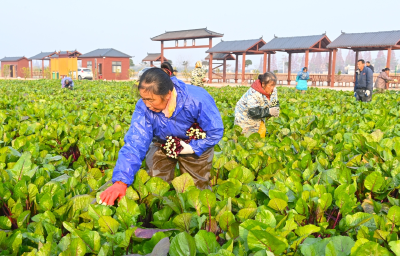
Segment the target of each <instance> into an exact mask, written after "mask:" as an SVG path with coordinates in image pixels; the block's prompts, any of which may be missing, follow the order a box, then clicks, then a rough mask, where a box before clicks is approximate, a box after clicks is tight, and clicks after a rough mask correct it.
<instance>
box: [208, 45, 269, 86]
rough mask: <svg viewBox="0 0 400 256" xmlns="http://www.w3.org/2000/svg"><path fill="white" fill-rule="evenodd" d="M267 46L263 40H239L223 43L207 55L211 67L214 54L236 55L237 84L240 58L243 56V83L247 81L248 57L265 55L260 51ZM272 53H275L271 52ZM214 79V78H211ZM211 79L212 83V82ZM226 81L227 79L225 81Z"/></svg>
mask: <svg viewBox="0 0 400 256" xmlns="http://www.w3.org/2000/svg"><path fill="white" fill-rule="evenodd" d="M264 45H265V41H264V40H263V39H262V38H259V39H250V40H237V41H221V42H220V43H218V44H217V45H216V46H214V47H212V48H211V49H209V50H207V51H206V53H209V54H210V55H209V56H210V57H209V60H210V66H211V65H212V60H213V55H214V54H221V53H223V54H234V55H236V65H235V83H237V80H238V66H239V64H238V60H239V58H238V56H239V55H242V58H243V61H242V78H241V80H242V83H243V82H244V80H245V69H246V55H254V54H264V52H263V51H261V50H260V49H261V48H262V47H263V46H264ZM270 53H275V52H273V51H271V52H270ZM224 69H226V62H225V65H224ZM209 70H212V68H210V69H209ZM211 78H212V77H211ZM211 78H210V81H211ZM224 80H225V79H224Z"/></svg>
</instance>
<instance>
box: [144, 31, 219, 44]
mask: <svg viewBox="0 0 400 256" xmlns="http://www.w3.org/2000/svg"><path fill="white" fill-rule="evenodd" d="M223 36H224V34H221V33H217V32H214V31H211V30H208V29H207V28H199V29H188V30H179V31H165V33H163V34H161V35H158V36H155V37H152V38H151V40H152V41H169V40H182V39H195V38H210V37H223Z"/></svg>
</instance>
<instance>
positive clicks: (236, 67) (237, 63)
mask: <svg viewBox="0 0 400 256" xmlns="http://www.w3.org/2000/svg"><path fill="white" fill-rule="evenodd" d="M238 69H239V55H237V54H236V65H235V83H237V80H238Z"/></svg>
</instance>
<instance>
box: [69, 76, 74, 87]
mask: <svg viewBox="0 0 400 256" xmlns="http://www.w3.org/2000/svg"><path fill="white" fill-rule="evenodd" d="M67 79H68V80H69V81H70V82H71V86H72V87H74V81H73V80H72V79H71V78H70V77H68V78H67Z"/></svg>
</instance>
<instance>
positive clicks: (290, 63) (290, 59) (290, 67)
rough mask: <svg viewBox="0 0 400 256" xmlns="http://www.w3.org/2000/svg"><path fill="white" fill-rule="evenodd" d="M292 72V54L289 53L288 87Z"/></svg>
mask: <svg viewBox="0 0 400 256" xmlns="http://www.w3.org/2000/svg"><path fill="white" fill-rule="evenodd" d="M291 72H292V54H291V53H289V63H288V79H287V83H288V85H290V75H291Z"/></svg>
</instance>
